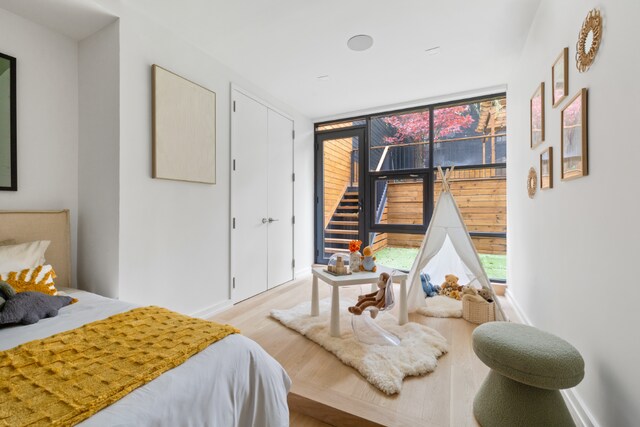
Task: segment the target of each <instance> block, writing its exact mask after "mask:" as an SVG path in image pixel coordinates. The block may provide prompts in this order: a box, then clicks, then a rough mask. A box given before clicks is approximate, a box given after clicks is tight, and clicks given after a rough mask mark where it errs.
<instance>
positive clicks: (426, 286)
mask: <svg viewBox="0 0 640 427" xmlns="http://www.w3.org/2000/svg"><path fill="white" fill-rule="evenodd" d="M420 281H421V282H422V290H423V291H424V294H425V295H426V296H427V298H430V297H435V296H436V295H438V293H439V292H440V286H438V285H434V284H433V283H431V276H429V275H428V274H427V273H421V274H420Z"/></svg>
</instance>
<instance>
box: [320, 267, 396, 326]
mask: <svg viewBox="0 0 640 427" xmlns="http://www.w3.org/2000/svg"><path fill="white" fill-rule="evenodd" d="M325 268H326V267H314V268H313V269H312V270H311V272H312V274H313V287H312V289H311V316H318V315H319V314H320V302H319V300H318V279H321V280H322V281H323V282H325V283H327V284H328V285H331V286H333V292H332V293H331V328H330V334H331V336H332V337H340V286H353V285H366V284H371V292H375V291H377V290H378V287H377V286H376V283H378V279H379V278H380V274H381V273H388V274H389V275H390V274H391V272H392V271H393V270H392V269H390V268H386V267H382V266H378V269H377V271H376V272H375V273H372V272H370V271H362V272H356V273H352V274H349V275H346V276H334V275H333V274H331V273H328V272H326V271H325ZM393 282H394V283H398V282H399V283H400V298H399V309H400V315H399V316H398V324H399V325H404V324H405V323H407V322H408V321H409V315H408V313H407V273H403V272H401V271H396V273H395V274H394V276H393Z"/></svg>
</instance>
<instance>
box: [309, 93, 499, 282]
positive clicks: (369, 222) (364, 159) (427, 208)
mask: <svg viewBox="0 0 640 427" xmlns="http://www.w3.org/2000/svg"><path fill="white" fill-rule="evenodd" d="M502 98H505V99H506V98H507V94H506V92H497V93H492V94H487V95H480V96H474V97H470V98H464V99H457V100H449V101H443V102H437V103H432V104H425V105H418V106H412V107H406V108H399V109H394V110H387V111H380V112H375V113H370V114H365V115H358V116H353V117H346V118H339V119H335V120H326V121H322V122H317V123H314V133H315V136H316V141H317V137H318V136H319V135H323V134H325V133H334V132H336V131H337V130H338V129H328V130H322V131H319V130H317V128H319V127H322V126H326V125H328V124H331V123H343V122H348V121H354V122H356V121H362V120H364V121H365V123H364V124H359V125H355V126H351V127H343V128H340V129H339V130H340V131H344V130H351V129H359V128H364V129H365V139H364V141H363V142H364V144H362V145H361V148H360V165H361V166H360V183H361V185H363V188H362V189H361V190H360V198H361V204H362V206H363V207H364V211H365V212H367V214H366V215H364V218H363V223H364V225H363V226H364V230H363V231H364V234H363V235H364V236H370V235H371V233H406V234H425V233H426V232H427V229H428V226H429V223H430V222H431V218H432V216H433V209H434V206H435V200H434V194H435V177H436V171H437V166H438V165H434V147H435V143H436V142H438V141H435V138H434V128H433V125H434V123H433V121H434V111H435V110H437V109H440V108H447V107H455V106H459V105H465V104H473V103H479V102H482V101H490V100H494V99H502ZM420 111H428V112H429V141H428V145H429V166H428V167H427V168H419V169H402V170H397V171H391V170H385V171H378V172H376V171H371V170H370V165H369V152H370V150H371V141H372V130H371V121H372V119H375V118H380V117H386V116H392V115H395V114H403V113H404V114H406V113H411V112H420ZM478 138H481V136H478ZM317 153H318V151H317V146H316V156H317ZM315 164H316V165H317V164H318V162H317V160H316V163H315ZM454 166H455V168H456V170H464V169H478V168H492V167H493V168H506V167H507V163H506V162H498V163H486V164H474V165H460V166H457V165H454ZM450 168H451V166H442V169H443V171H446V170H447V169H450ZM316 175H317V171H316ZM410 175H418V176H419V177H421V178H423V182H424V190H423V191H424V192H425V193H424V194H423V215H422V217H423V223H422V224H420V225H417V224H416V225H414V224H376V218H375V215H376V206H375V204H376V198H375V181H376V179H379V178H380V177H382V176H386V177H387V179H393V178H406V177H408V176H410ZM316 179H317V176H316ZM316 183H318V181H316ZM318 188H319V187H318V185H316V194H315V196H316V197H315V198H316V202H317V201H318ZM316 221H317V219H316ZM316 228H318V227H317V223H316ZM469 235H470V236H471V237H495V238H505V239H506V238H507V233H506V232H504V233H501V232H469ZM490 279H491V281H493V282H497V283H505V282H506V281H505V280H501V279H493V278H490Z"/></svg>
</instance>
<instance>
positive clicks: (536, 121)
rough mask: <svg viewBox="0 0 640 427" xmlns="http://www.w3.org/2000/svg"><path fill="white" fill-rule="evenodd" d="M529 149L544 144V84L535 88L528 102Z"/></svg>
mask: <svg viewBox="0 0 640 427" xmlns="http://www.w3.org/2000/svg"><path fill="white" fill-rule="evenodd" d="M529 118H530V137H531V148H535V147H537V146H538V145H540V144H542V143H543V142H544V82H542V83H540V86H538V87H537V88H536V91H535V92H534V93H533V96H531V100H530V101H529Z"/></svg>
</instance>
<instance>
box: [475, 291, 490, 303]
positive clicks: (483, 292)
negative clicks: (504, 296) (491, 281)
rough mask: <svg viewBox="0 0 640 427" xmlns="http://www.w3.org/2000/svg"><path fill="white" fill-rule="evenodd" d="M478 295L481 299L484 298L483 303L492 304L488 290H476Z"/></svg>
mask: <svg viewBox="0 0 640 427" xmlns="http://www.w3.org/2000/svg"><path fill="white" fill-rule="evenodd" d="M478 295H480V296H481V297H482V298H484V300H485V301H487V302H493V298H492V295H491V292H490V291H489V289H484V288H482V289H479V290H478Z"/></svg>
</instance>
